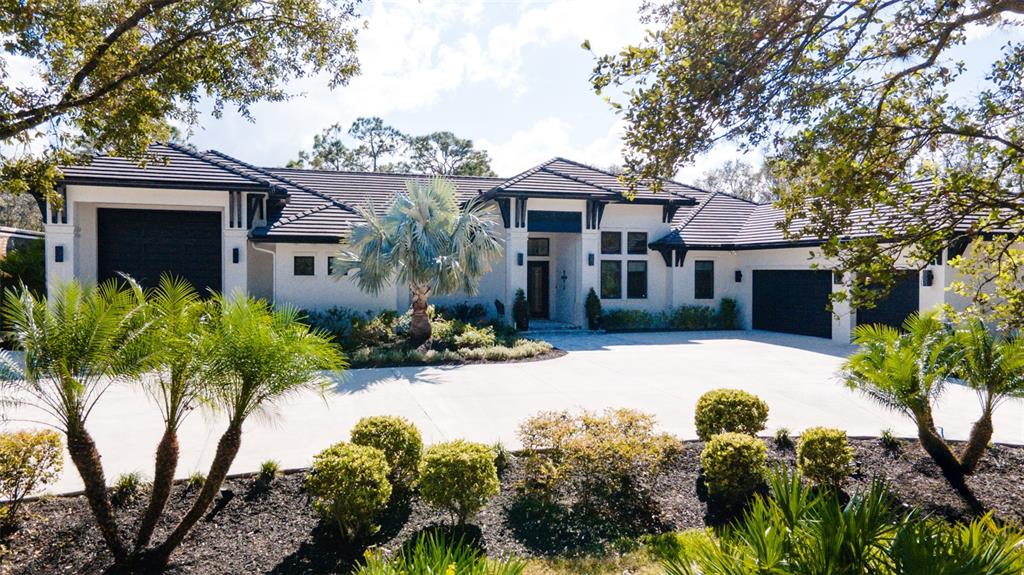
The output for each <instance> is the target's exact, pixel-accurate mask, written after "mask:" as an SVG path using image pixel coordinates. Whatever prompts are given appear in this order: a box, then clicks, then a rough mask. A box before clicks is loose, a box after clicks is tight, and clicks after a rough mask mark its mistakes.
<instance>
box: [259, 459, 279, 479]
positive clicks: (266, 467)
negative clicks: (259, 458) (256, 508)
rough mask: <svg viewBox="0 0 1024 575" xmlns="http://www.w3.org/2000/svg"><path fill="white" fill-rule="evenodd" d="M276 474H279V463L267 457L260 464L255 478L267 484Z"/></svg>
mask: <svg viewBox="0 0 1024 575" xmlns="http://www.w3.org/2000/svg"><path fill="white" fill-rule="evenodd" d="M278 475H281V464H280V463H278V462H277V461H274V460H273V459H268V460H266V461H264V462H263V463H261V464H260V471H259V473H257V474H256V480H257V481H259V482H260V483H263V484H267V485H269V484H270V482H271V481H273V480H274V479H275V478H276V477H277V476H278Z"/></svg>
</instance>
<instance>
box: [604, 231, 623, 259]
mask: <svg viewBox="0 0 1024 575" xmlns="http://www.w3.org/2000/svg"><path fill="white" fill-rule="evenodd" d="M601 253H602V254H621V253H622V232H601Z"/></svg>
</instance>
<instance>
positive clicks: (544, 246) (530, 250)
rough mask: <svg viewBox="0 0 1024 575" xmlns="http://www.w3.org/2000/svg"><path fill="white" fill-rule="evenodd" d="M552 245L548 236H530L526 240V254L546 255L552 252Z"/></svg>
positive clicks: (534, 255)
mask: <svg viewBox="0 0 1024 575" xmlns="http://www.w3.org/2000/svg"><path fill="white" fill-rule="evenodd" d="M550 247H551V245H550V241H549V240H548V238H530V239H528V240H526V255H528V256H533V257H544V256H547V255H548V254H549V253H550V251H549V250H550Z"/></svg>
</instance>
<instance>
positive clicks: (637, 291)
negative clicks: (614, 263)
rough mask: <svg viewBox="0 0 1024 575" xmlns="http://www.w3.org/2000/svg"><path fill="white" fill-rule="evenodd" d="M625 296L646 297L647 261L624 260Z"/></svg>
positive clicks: (632, 297)
mask: <svg viewBox="0 0 1024 575" xmlns="http://www.w3.org/2000/svg"><path fill="white" fill-rule="evenodd" d="M626 297H628V298H630V299H645V298H646V297H647V262H641V261H632V262H626Z"/></svg>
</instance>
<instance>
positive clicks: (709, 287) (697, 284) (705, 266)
mask: <svg viewBox="0 0 1024 575" xmlns="http://www.w3.org/2000/svg"><path fill="white" fill-rule="evenodd" d="M693 297H694V299H715V262H713V261H710V260H697V261H695V262H693Z"/></svg>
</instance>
